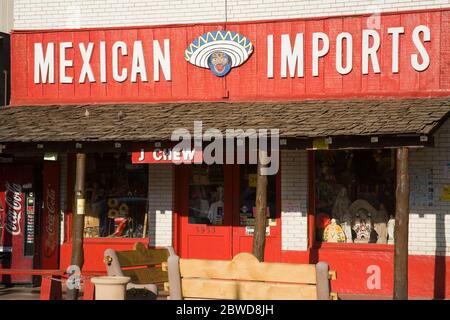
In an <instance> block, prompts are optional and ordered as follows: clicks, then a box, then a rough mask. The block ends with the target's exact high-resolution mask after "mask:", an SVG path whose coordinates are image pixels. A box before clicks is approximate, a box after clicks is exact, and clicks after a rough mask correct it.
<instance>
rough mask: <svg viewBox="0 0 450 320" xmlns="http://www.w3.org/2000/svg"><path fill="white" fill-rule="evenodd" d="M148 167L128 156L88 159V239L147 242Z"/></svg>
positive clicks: (119, 155)
mask: <svg viewBox="0 0 450 320" xmlns="http://www.w3.org/2000/svg"><path fill="white" fill-rule="evenodd" d="M147 179H148V166H145V165H133V164H131V155H129V154H126V153H114V154H111V153H107V154H106V153H105V154H90V155H88V156H87V159H86V204H87V205H86V216H85V222H84V236H85V238H97V237H113V238H143V237H146V234H147V228H146V226H147V214H146V213H147V189H148V184H147Z"/></svg>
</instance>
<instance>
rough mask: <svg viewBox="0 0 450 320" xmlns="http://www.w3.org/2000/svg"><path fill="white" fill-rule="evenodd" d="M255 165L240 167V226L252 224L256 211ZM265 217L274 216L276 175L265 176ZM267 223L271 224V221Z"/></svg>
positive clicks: (270, 217)
mask: <svg viewBox="0 0 450 320" xmlns="http://www.w3.org/2000/svg"><path fill="white" fill-rule="evenodd" d="M256 180H257V166H256V165H243V166H241V167H240V185H241V200H240V221H239V224H240V225H241V226H254V225H255V218H254V217H255V213H256ZM266 217H267V219H270V220H271V219H275V218H276V176H267V213H266ZM270 220H269V222H268V223H267V225H271V221H270Z"/></svg>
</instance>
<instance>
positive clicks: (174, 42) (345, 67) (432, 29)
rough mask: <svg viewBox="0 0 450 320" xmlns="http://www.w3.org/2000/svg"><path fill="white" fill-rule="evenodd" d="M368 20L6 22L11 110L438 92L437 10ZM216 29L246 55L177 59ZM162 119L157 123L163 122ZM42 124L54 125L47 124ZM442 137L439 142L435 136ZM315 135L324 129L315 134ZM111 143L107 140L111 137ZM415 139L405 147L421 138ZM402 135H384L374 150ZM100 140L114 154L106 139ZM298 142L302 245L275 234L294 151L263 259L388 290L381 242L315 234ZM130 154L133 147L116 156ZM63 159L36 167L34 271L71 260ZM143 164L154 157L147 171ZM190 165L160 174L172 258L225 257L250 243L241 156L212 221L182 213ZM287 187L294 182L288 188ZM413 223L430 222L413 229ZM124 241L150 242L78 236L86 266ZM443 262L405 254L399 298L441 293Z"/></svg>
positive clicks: (440, 28) (348, 289)
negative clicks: (37, 254)
mask: <svg viewBox="0 0 450 320" xmlns="http://www.w3.org/2000/svg"><path fill="white" fill-rule="evenodd" d="M369 20H370V16H345V17H331V18H314V19H290V20H280V21H272V20H271V21H258V22H242V23H227V24H226V26H225V25H224V24H223V23H210V24H196V25H173V26H151V27H124V28H102V29H99V28H92V29H79V30H39V31H36V30H33V31H16V32H13V33H12V35H11V48H12V49H11V50H12V56H11V57H12V60H11V62H12V74H13V77H12V83H11V104H12V106H11V107H10V108H15V107H18V106H29V107H30V108H34V107H36V106H42V105H55V107H59V108H61V107H64V108H70V106H71V105H91V107H92V108H93V107H95V105H96V104H136V105H137V104H142V103H151V105H149V106H148V108H152V104H154V105H155V106H156V105H158V104H162V103H175V104H176V103H184V104H185V103H198V102H205V103H206V102H207V103H215V102H226V103H230V104H233V103H240V102H256V101H257V102H262V103H276V102H285V103H289V102H295V101H312V103H314V101H315V100H317V101H325V100H330V101H337V102H336V103H339V101H349V100H354V99H358V100H360V101H364V100H367V101H369V100H370V101H373V100H375V101H376V100H380V101H385V100H401V99H412V98H421V99H427V98H430V99H431V98H444V99H445V97H448V96H450V62H449V61H450V34H449V33H448V32H446V31H447V30H448V29H449V28H450V11H449V10H447V9H442V10H428V11H414V12H403V13H392V14H390V13H387V14H382V15H381V18H380V21H379V25H375V26H374V25H369V24H368V22H369ZM216 30H230V31H233V32H237V33H239V34H240V35H244V36H245V37H246V38H247V39H249V40H250V41H251V43H252V44H253V53H251V55H250V56H249V58H248V60H247V61H246V62H245V63H243V64H242V65H240V66H238V67H234V68H232V69H231V71H230V73H229V74H228V75H226V76H224V77H217V76H215V75H214V74H213V73H212V72H210V71H209V70H207V69H204V68H199V67H197V66H194V65H192V64H190V63H189V62H188V61H186V60H185V58H184V54H185V50H186V48H187V47H188V46H189V44H190V43H191V42H192V41H193V40H194V39H195V38H197V37H199V36H201V35H203V34H206V33H207V32H210V31H216ZM92 105H93V106H92ZM361 107H364V106H363V104H361ZM286 120H288V119H286ZM161 121H162V122H164V118H163V117H162V118H161ZM54 125H55V126H58V123H54ZM149 125H155V124H149ZM158 125H160V124H158ZM188 125H190V124H188ZM369 125H370V124H369ZM280 130H283V128H280ZM373 136H377V135H373ZM443 136H444V138H445V139H447V137H446V136H445V134H444V135H443ZM327 137H328V134H327V133H326V132H324V133H323V136H322V138H327ZM348 139H350V140H351V139H352V137H348ZM120 140H121V139H120V138H119V137H118V138H117V141H120ZM430 140H431V135H430ZM55 141H58V142H61V141H59V140H57V139H56V140H55ZM55 141H40V142H39V143H40V144H43V147H42V148H43V149H46V148H47V145H48V146H49V148H50V149H51V147H50V145H51V144H52V143H53V142H55ZM377 141H378V140H377ZM420 141H422V140H420ZM420 141H419V140H418V141H417V142H415V144H414V146H419V145H420ZM424 141H425V140H424ZM7 142H8V141H5V143H7ZM85 142H86V141H83V142H77V141H70V142H67V143H68V144H69V143H70V144H73V145H74V146H73V148H74V149H75V148H77V147H76V146H75V144H76V143H81V144H85ZM155 142H157V141H156V140H155V141H149V142H148V143H149V144H153V143H155ZM159 142H161V140H159ZM422 142H423V141H422ZM89 143H92V144H93V147H92V150H93V151H91V153H95V142H92V141H90V142H89ZM162 143H163V144H164V143H165V141H162ZM404 144H405V143H404V142H402V143H399V144H396V143H394V144H392V146H388V145H385V146H384V148H385V149H389V148H390V147H392V148H394V147H395V146H397V145H404ZM354 146H355V149H357V148H358V146H356V145H354ZM38 148H39V147H38ZM425 148H428V146H427V147H425ZM447 148H448V147H447ZM50 149H49V150H50ZM110 149H111V150H114V146H111V147H110ZM303 149H308V151H305V154H306V156H305V154H303V155H301V156H302V157H304V158H305V161H304V162H302V163H301V164H302V166H303V171H302V172H304V173H303V175H302V176H301V178H304V179H306V182H303V186H304V187H302V188H301V189H299V190H294V193H295V194H301V197H302V198H304V203H305V206H306V207H305V208H303V209H302V211H304V212H303V217H304V220H305V223H306V229H305V231H302V232H303V236H301V238H299V240H298V241H300V242H302V243H303V242H304V243H305V246H304V249H292V248H289V246H288V245H286V244H285V242H284V241H283V237H284V236H285V235H286V234H287V235H289V234H290V233H289V232H283V228H285V229H286V230H287V229H288V222H287V221H288V220H287V219H286V220H285V219H284V216H283V212H285V211H289V210H287V209H286V208H287V207H288V206H289V203H288V202H289V201H291V202H292V201H294V200H295V199H294V200H292V199H290V198H289V197H287V196H284V195H285V194H286V193H287V191H285V190H288V189H289V187H291V185H290V184H289V183H290V182H289V183H285V184H283V179H284V177H286V176H287V175H288V174H289V173H287V170H290V169H289V168H290V167H288V166H283V163H287V162H289V161H291V160H292V161H295V159H291V158H295V157H296V156H295V155H294V156H288V157H285V158H284V157H283V156H281V159H280V162H281V169H280V171H279V172H278V174H277V175H276V176H275V177H274V179H273V189H274V194H275V197H274V199H275V200H274V202H273V203H274V204H273V215H271V217H270V218H271V223H272V225H269V229H270V231H269V234H268V235H267V244H266V260H267V261H282V262H295V263H309V262H315V261H327V262H328V263H329V264H330V266H331V269H333V270H336V271H337V279H336V281H333V287H332V290H333V291H336V292H338V293H348V294H376V295H391V294H392V290H393V253H394V246H393V245H392V244H387V243H385V244H380V243H326V242H319V241H317V235H316V227H315V224H316V222H317V220H316V214H317V212H316V203H317V201H316V181H315V179H316V171H317V162H316V152H317V151H313V150H312V149H317V148H312V147H304V148H303ZM327 149H328V148H327ZM330 149H333V148H332V147H330ZM6 150H8V145H7V144H6ZM138 150H139V149H137V148H135V147H134V148H133V147H132V146H131V147H130V148H128V149H127V150H126V151H127V152H137V151H138ZM447 152H448V151H447ZM289 159H291V160H289ZM302 161H303V160H302ZM66 165H67V170H66V171H65V172H66V173H67V175H66V176H65V177H63V173H61V174H60V172H58V166H55V167H51V165H48V164H46V165H45V166H44V174H43V179H44V182H43V185H44V186H47V187H46V188H45V189H44V191H43V197H42V199H44V201H46V202H47V203H49V202H52V204H47V206H44V208H45V210H44V211H43V220H42V222H41V223H42V228H44V229H43V230H44V231H43V233H42V235H43V236H42V237H41V240H40V242H41V244H42V245H41V246H42V249H41V250H42V253H41V261H42V262H41V267H42V268H44V267H47V268H50V267H54V266H56V265H58V266H59V268H61V269H65V268H67V267H68V266H69V265H70V255H71V231H70V230H71V216H72V214H73V207H74V201H73V195H74V177H75V156H74V153H68V154H67V162H66ZM151 168H152V164H150V165H149V169H148V170H152V169H151ZM285 169H286V173H285V176H283V173H284V172H283V170H285ZM190 170H191V168H190V167H189V165H180V166H176V165H173V167H172V171H171V172H172V174H171V175H169V176H168V177H167V179H171V182H170V186H171V187H170V190H171V191H170V192H169V193H170V195H171V198H172V207H171V208H170V209H171V230H172V235H171V244H172V245H173V247H174V248H175V250H176V252H177V253H178V254H179V255H181V257H189V258H195V257H198V258H210V259H231V258H232V256H234V255H235V254H237V253H239V252H242V251H251V245H252V237H251V234H249V233H248V232H247V229H246V226H243V225H242V224H241V223H240V222H241V221H240V219H241V214H240V207H241V206H242V203H241V202H240V197H241V194H242V193H243V192H244V190H243V189H242V188H243V183H242V172H244V171H245V170H246V169H245V168H244V167H243V166H240V165H224V166H223V169H222V170H223V202H224V209H223V210H224V214H223V223H222V224H221V225H220V226H211V225H208V224H202V223H195V224H193V223H190V222H189V213H188V212H189V208H190V202H189V201H190V198H189V197H190V189H189V185H190V180H189V179H190V177H191V176H192V175H191V172H190ZM61 172H63V171H61ZM46 173H48V174H46ZM147 174H149V173H147ZM50 177H52V178H50ZM50 180H52V181H50ZM60 183H64V187H65V193H63V192H61V193H59V192H55V190H60V189H61V188H60V186H59V184H60ZM248 183H249V184H250V182H248ZM149 184H150V182H149ZM292 186H293V187H294V188H297V185H296V184H295V183H294V184H293V185H292ZM64 195H65V197H66V198H65V199H64V201H62V202H61V199H60V197H64ZM286 199H287V200H286ZM283 201H284V202H285V203H283ZM61 203H64V204H65V206H66V208H65V210H63V211H64V215H63V218H64V220H63V224H61V226H63V227H64V230H63V232H62V233H61V236H59V234H60V231H61V230H59V226H60V224H59V223H57V222H59V221H58V220H59V218H60V217H56V216H55V212H59V208H58V206H59V204H61ZM302 203H303V202H302ZM61 210H62V209H61ZM296 210H297V209H296ZM294 211H295V210H294ZM297 211H298V210H297ZM444 225H445V218H444ZM45 226H47V227H45ZM438 229H439V228H438ZM439 230H440V229H439ZM445 230H446V229H445V228H444V231H443V232H444V233H445ZM293 232H294V233H295V231H293ZM423 232H430V231H428V230H426V229H424V231H423ZM436 232H437V231H436ZM143 234H144V235H145V232H144V233H143ZM155 236H157V232H156V233H155ZM303 238H304V240H303ZM436 241H437V240H436ZM444 241H445V236H444ZM447 241H448V240H447ZM59 242H60V243H59ZM135 242H148V239H147V238H111V237H103V238H101V237H93V238H87V239H85V241H84V246H85V265H84V270H86V271H104V266H103V259H102V256H103V251H104V250H105V249H106V248H110V247H113V248H114V249H117V250H120V249H127V248H131V247H132V245H133V244H134V243H135ZM151 242H152V241H150V243H151ZM294 247H295V245H294ZM413 251H414V250H413ZM55 259H56V260H55ZM57 260H59V261H57ZM449 267H450V258H449V256H448V251H446V253H445V252H444V255H440V254H439V255H438V254H431V255H430V254H429V255H421V254H414V253H412V254H410V257H409V293H410V296H411V297H429V298H431V297H441V298H442V297H447V298H448V297H449V292H450V276H449V275H448V274H449V273H448V272H447V270H448V268H449ZM378 274H379V276H380V277H381V278H380V281H379V283H378V284H377V282H376V281H375V284H373V283H374V282H373V276H377V275H378Z"/></svg>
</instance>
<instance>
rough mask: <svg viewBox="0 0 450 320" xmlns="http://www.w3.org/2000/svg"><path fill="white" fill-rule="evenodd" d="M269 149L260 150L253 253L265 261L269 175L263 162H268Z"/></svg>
mask: <svg viewBox="0 0 450 320" xmlns="http://www.w3.org/2000/svg"><path fill="white" fill-rule="evenodd" d="M266 160H267V151H264V150H259V151H258V169H257V181H256V216H255V231H254V233H253V255H254V256H255V257H256V258H258V260H259V261H260V262H262V261H264V248H265V244H266V212H267V176H266V175H262V174H261V169H262V168H263V166H264V165H263V163H267V161H266Z"/></svg>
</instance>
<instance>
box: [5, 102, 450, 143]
mask: <svg viewBox="0 0 450 320" xmlns="http://www.w3.org/2000/svg"><path fill="white" fill-rule="evenodd" d="M449 114H450V97H445V98H420V99H384V100H326V101H320V100H307V101H299V102H247V103H243V102H233V103H230V102H201V103H200V102H199V103H160V104H114V105H113V104H108V105H106V104H105V105H64V106H13V107H6V108H1V109H0V143H30V142H149V141H165V140H170V137H171V134H172V132H173V130H175V129H177V128H186V129H188V130H189V131H190V132H191V133H193V127H194V121H200V120H201V121H202V122H203V130H206V129H208V128H217V129H219V130H221V131H222V132H225V130H226V129H244V130H246V129H256V130H257V129H279V130H280V136H281V137H282V138H292V139H309V140H311V139H313V138H321V137H323V138H326V137H347V138H348V137H370V136H398V135H401V136H408V135H409V136H431V135H432V134H433V133H434V131H435V130H436V129H437V128H438V127H439V126H440V125H441V124H442V123H443V122H444V121H445V120H446V119H447V117H448V115H449Z"/></svg>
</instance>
